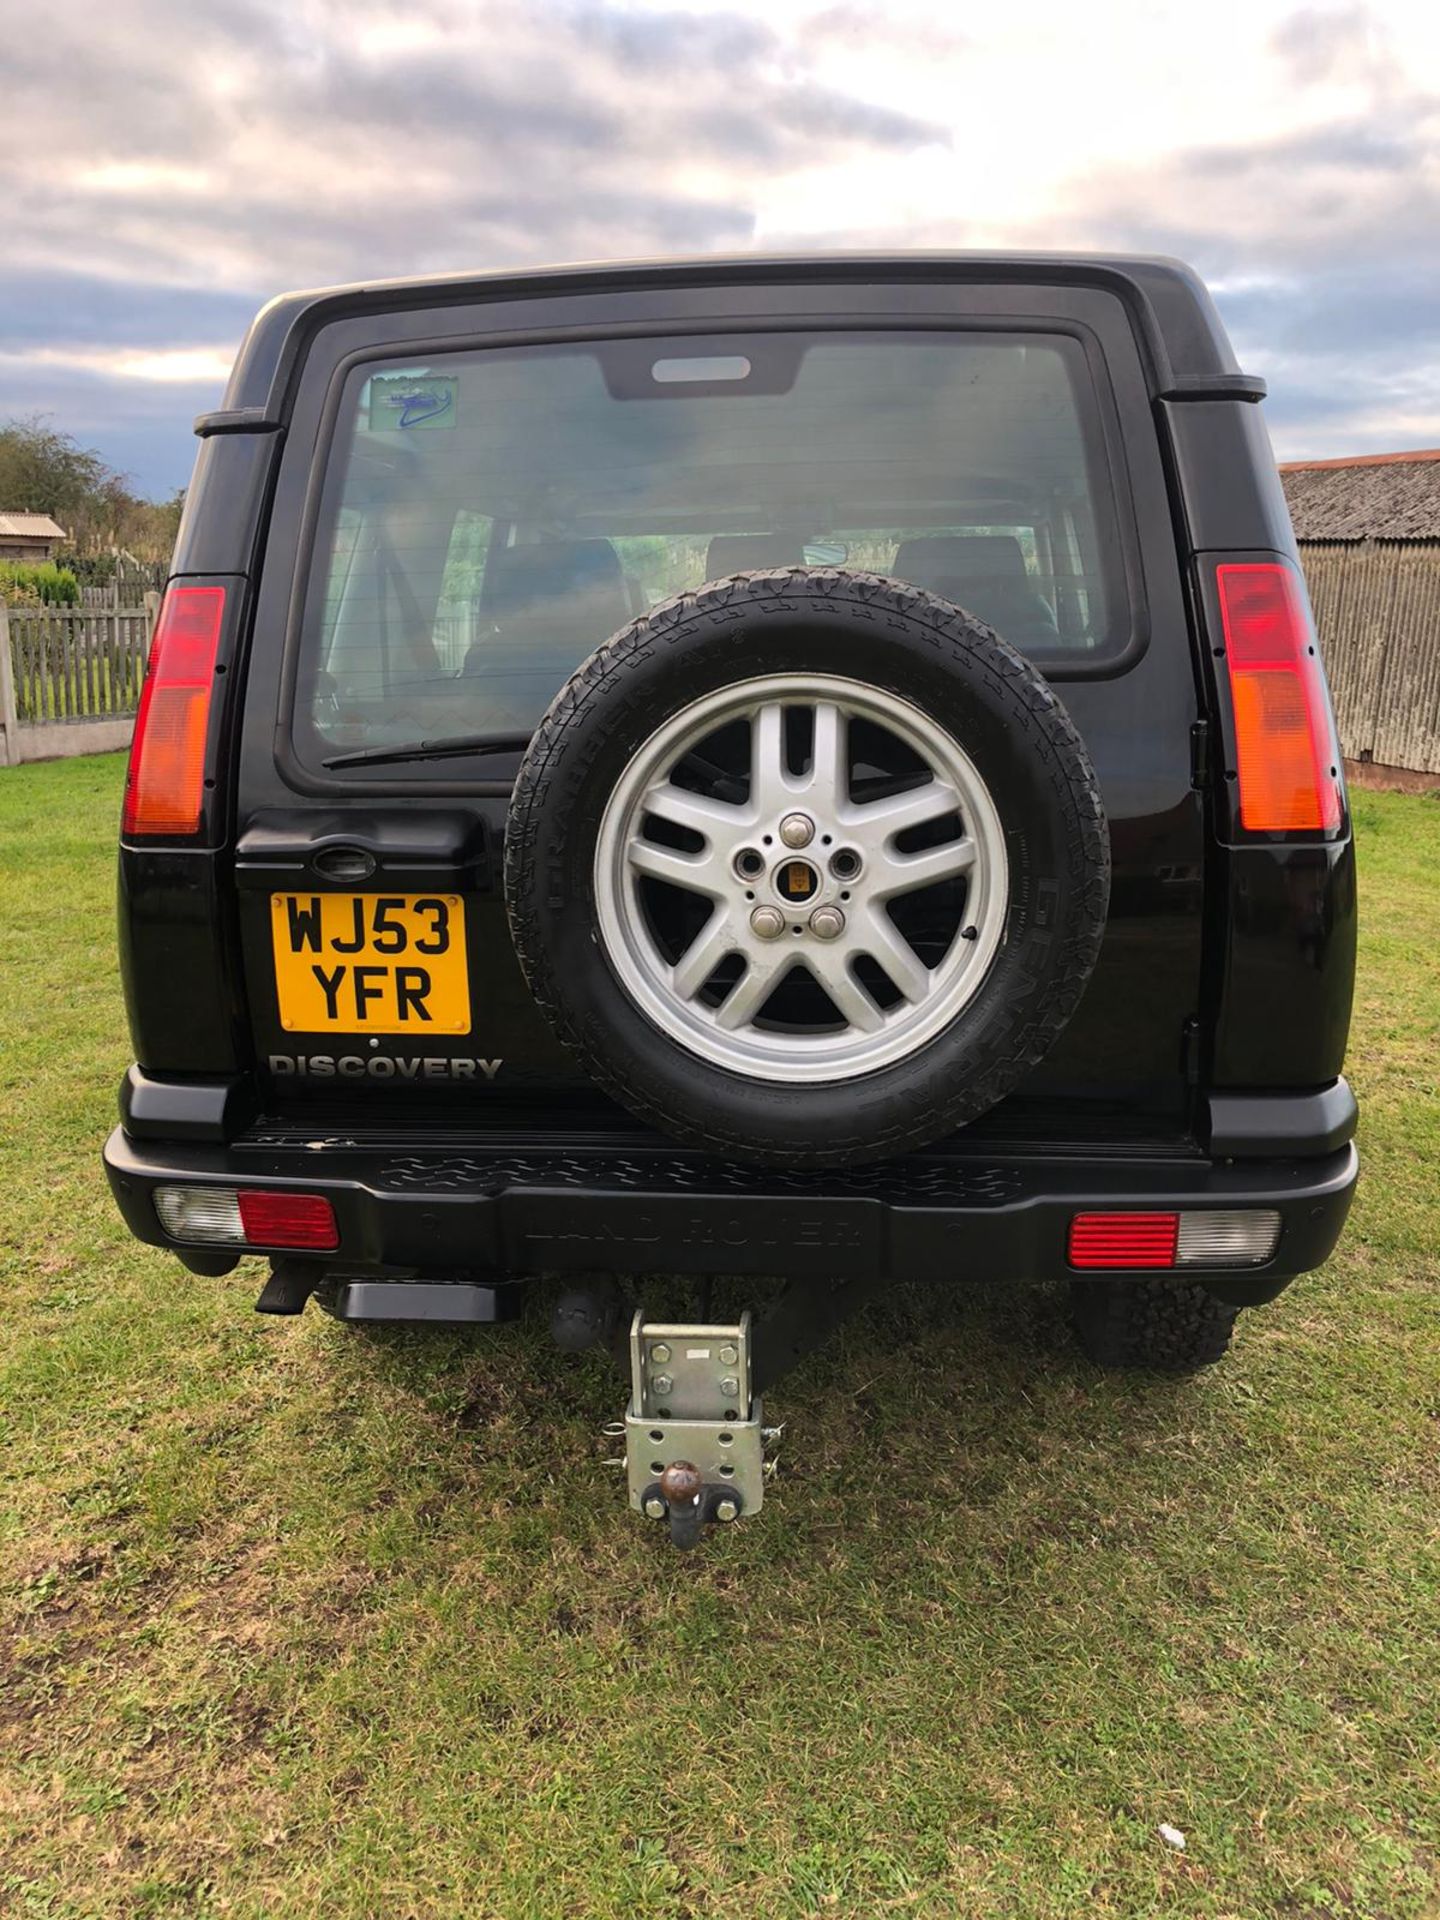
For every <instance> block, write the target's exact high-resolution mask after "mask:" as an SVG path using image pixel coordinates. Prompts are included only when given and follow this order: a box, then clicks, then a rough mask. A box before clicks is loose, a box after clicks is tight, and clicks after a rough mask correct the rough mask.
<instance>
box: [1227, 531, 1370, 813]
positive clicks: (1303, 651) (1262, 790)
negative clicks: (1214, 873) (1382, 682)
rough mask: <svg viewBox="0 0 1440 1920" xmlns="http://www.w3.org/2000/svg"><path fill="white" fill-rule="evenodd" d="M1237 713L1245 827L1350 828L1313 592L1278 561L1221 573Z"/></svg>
mask: <svg viewBox="0 0 1440 1920" xmlns="http://www.w3.org/2000/svg"><path fill="white" fill-rule="evenodd" d="M1215 580H1216V585H1217V587H1218V589H1219V594H1220V620H1221V624H1222V627H1223V629H1224V634H1225V664H1226V667H1227V668H1228V670H1229V674H1230V700H1231V706H1232V709H1233V711H1234V715H1235V771H1236V774H1237V775H1238V777H1239V782H1240V824H1241V826H1242V827H1244V828H1246V829H1247V830H1248V831H1250V832H1259V833H1314V832H1320V831H1323V830H1324V829H1325V828H1327V827H1337V826H1339V824H1340V761H1339V747H1338V745H1337V743H1336V740H1335V733H1334V728H1333V726H1332V724H1331V720H1330V708H1329V702H1328V701H1327V699H1326V697H1325V681H1324V678H1323V676H1322V674H1321V671H1320V656H1319V653H1318V652H1317V650H1316V646H1315V629H1314V627H1313V625H1312V624H1311V620H1310V613H1309V609H1308V608H1307V606H1306V604H1305V597H1304V593H1303V592H1302V590H1301V586H1300V582H1299V580H1298V578H1297V577H1296V575H1295V572H1294V570H1293V569H1292V568H1290V567H1288V566H1285V565H1283V564H1282V563H1281V562H1278V561H1263V562H1257V563H1254V564H1226V565H1223V566H1219V567H1217V568H1216V569H1215Z"/></svg>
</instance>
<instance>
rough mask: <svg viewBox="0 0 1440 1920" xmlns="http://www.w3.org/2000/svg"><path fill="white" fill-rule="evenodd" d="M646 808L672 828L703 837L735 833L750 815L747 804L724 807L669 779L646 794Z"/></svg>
mask: <svg viewBox="0 0 1440 1920" xmlns="http://www.w3.org/2000/svg"><path fill="white" fill-rule="evenodd" d="M645 811H646V812H647V813H651V814H654V816H655V818H656V819H657V820H664V821H667V822H668V823H669V824H670V825H671V826H672V827H684V828H686V829H687V830H688V831H689V832H690V833H699V834H703V835H704V837H705V839H706V840H711V839H713V837H714V836H715V835H716V834H728V833H733V832H735V831H736V829H737V828H740V827H743V826H744V825H745V824H746V822H747V820H748V819H749V818H750V817H751V815H750V810H749V808H747V807H731V806H727V805H726V803H725V802H724V801H723V800H710V799H707V797H706V796H705V795H704V794H703V793H691V792H690V791H689V789H688V788H686V787H677V786H674V785H672V784H671V783H670V782H669V781H668V780H662V781H658V782H657V783H656V785H655V786H653V787H651V789H650V791H649V792H648V793H647V794H646V795H645ZM757 817H758V816H757Z"/></svg>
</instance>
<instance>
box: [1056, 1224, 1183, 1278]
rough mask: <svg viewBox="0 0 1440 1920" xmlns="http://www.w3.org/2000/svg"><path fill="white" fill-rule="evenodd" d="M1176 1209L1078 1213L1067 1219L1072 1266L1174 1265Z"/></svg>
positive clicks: (1176, 1232) (1177, 1226)
mask: <svg viewBox="0 0 1440 1920" xmlns="http://www.w3.org/2000/svg"><path fill="white" fill-rule="evenodd" d="M1179 1233H1180V1216H1179V1214H1178V1213H1077V1214H1076V1215H1075V1218H1074V1219H1073V1220H1072V1221H1071V1222H1070V1264H1071V1266H1072V1267H1106V1268H1115V1267H1173V1266H1174V1264H1175V1242H1176V1239H1177V1238H1178V1236H1179Z"/></svg>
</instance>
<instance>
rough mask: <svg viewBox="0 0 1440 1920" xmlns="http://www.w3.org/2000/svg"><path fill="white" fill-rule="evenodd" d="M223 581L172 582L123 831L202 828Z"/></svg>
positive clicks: (158, 630)
mask: <svg viewBox="0 0 1440 1920" xmlns="http://www.w3.org/2000/svg"><path fill="white" fill-rule="evenodd" d="M224 617H225V589H224V588H223V587H186V586H172V587H169V588H167V590H166V593H165V599H164V601H163V603H162V605H161V608H160V618H159V619H158V620H157V621H156V623H155V637H154V639H153V640H152V641H151V643H150V664H149V667H148V670H147V671H146V674H145V685H144V687H143V689H142V690H141V694H140V711H139V713H138V714H137V715H136V719H135V737H134V739H133V741H132V742H131V746H130V771H129V773H128V775H127V777H126V781H125V812H124V822H123V831H124V832H125V833H126V834H127V835H131V834H150V833H165V834H186V833H198V832H199V830H200V815H201V809H202V806H203V803H204V798H205V741H206V737H207V735H208V733H209V730H210V701H211V697H212V695H213V692H214V687H215V655H216V652H217V650H218V648H219V645H220V627H221V622H222V621H223V619H224Z"/></svg>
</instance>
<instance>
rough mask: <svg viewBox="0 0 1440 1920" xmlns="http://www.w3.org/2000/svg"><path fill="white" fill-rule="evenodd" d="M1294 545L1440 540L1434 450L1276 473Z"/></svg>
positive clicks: (1315, 463) (1439, 462)
mask: <svg viewBox="0 0 1440 1920" xmlns="http://www.w3.org/2000/svg"><path fill="white" fill-rule="evenodd" d="M1280 479H1281V482H1282V484H1283V485H1284V488H1285V498H1286V500H1287V501H1288V502H1289V504H1290V518H1291V520H1292V521H1293V522H1294V525H1295V537H1296V539H1297V540H1367V539H1369V540H1440V447H1429V448H1426V449H1424V450H1423V451H1421V452H1417V453H1382V454H1374V453H1369V454H1358V455H1356V456H1354V457H1353V458H1351V459H1348V460H1295V461H1290V462H1288V463H1287V464H1286V465H1284V466H1282V467H1281V469H1280Z"/></svg>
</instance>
